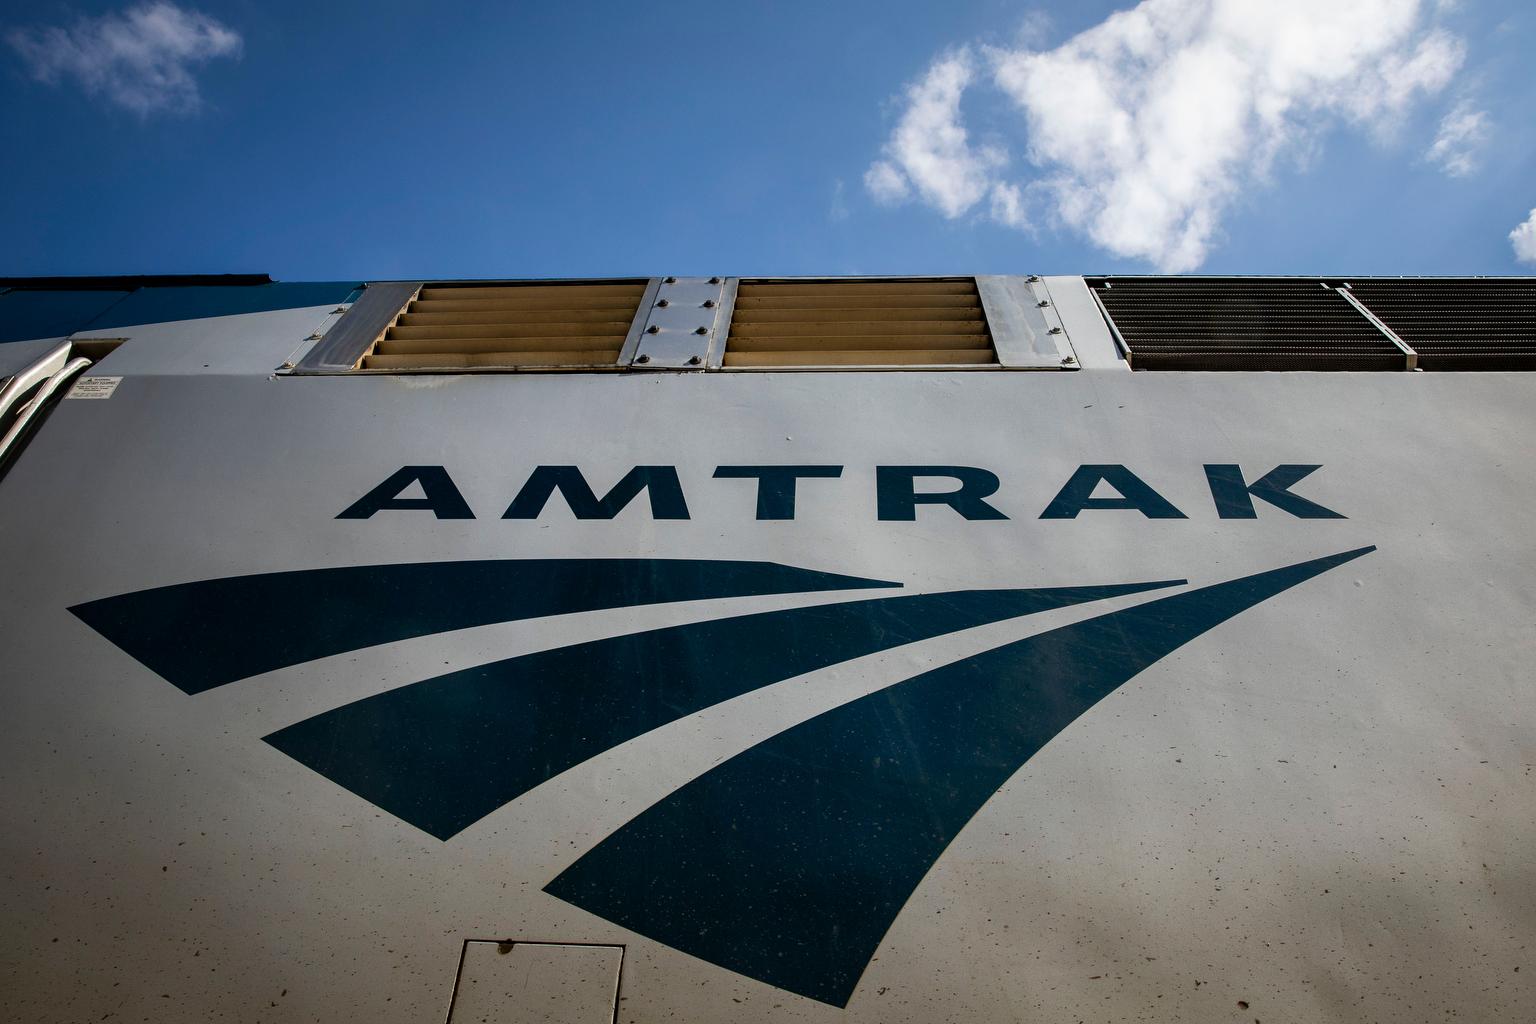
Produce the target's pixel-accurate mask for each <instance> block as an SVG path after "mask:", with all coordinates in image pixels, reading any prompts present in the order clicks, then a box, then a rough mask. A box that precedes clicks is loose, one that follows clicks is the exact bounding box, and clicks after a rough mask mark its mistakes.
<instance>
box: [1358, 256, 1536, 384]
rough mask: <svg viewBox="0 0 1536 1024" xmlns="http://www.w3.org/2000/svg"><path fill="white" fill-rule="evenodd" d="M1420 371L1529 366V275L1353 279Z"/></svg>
mask: <svg viewBox="0 0 1536 1024" xmlns="http://www.w3.org/2000/svg"><path fill="white" fill-rule="evenodd" d="M1350 291H1351V292H1352V293H1353V294H1354V296H1355V297H1356V298H1357V299H1359V300H1360V301H1361V302H1362V303H1364V304H1365V306H1366V307H1367V308H1368V309H1370V311H1371V312H1372V313H1374V314H1375V315H1376V316H1377V318H1379V319H1380V320H1381V322H1382V323H1384V324H1386V325H1387V326H1388V327H1389V328H1391V329H1392V331H1393V332H1394V333H1395V334H1396V335H1397V336H1398V337H1399V338H1401V339H1403V342H1404V343H1405V344H1406V345H1408V347H1409V348H1411V349H1413V350H1414V351H1415V352H1417V353H1418V364H1419V368H1420V369H1423V370H1532V369H1536V280H1531V279H1530V278H1526V279H1524V280H1520V279H1513V278H1508V279H1502V280H1501V279H1496V278H1484V279H1481V280H1478V279H1468V278H1438V279H1436V278H1422V279H1417V280H1413V279H1394V280H1371V279H1364V280H1362V279H1353V280H1351V281H1350Z"/></svg>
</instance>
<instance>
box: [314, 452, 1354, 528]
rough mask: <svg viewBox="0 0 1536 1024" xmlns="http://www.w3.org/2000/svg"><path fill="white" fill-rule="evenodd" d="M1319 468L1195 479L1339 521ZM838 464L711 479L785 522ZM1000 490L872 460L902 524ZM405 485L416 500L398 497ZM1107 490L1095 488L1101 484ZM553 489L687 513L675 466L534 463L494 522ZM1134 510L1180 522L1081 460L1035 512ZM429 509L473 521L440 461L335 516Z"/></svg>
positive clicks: (1141, 485) (987, 511)
mask: <svg viewBox="0 0 1536 1024" xmlns="http://www.w3.org/2000/svg"><path fill="white" fill-rule="evenodd" d="M1321 468H1322V467H1321V466H1319V465H1299V464H1291V463H1285V464H1282V465H1279V466H1276V467H1275V468H1274V469H1272V470H1270V471H1269V472H1267V473H1265V474H1263V475H1262V476H1259V477H1257V478H1256V479H1254V480H1253V481H1252V482H1251V483H1250V482H1249V480H1248V477H1247V476H1245V475H1244V472H1243V469H1242V467H1241V466H1238V465H1235V464H1207V465H1206V466H1205V467H1204V470H1205V482H1206V485H1207V486H1208V487H1209V489H1210V492H1211V501H1212V504H1213V505H1214V506H1215V511H1216V516H1217V518H1219V519H1256V518H1258V511H1257V509H1256V508H1255V506H1254V499H1255V498H1257V499H1259V500H1260V501H1262V502H1264V503H1265V504H1267V505H1269V506H1271V507H1272V508H1274V509H1277V510H1279V511H1281V512H1285V513H1287V514H1289V515H1291V516H1294V517H1295V518H1297V519H1344V518H1346V517H1345V516H1343V515H1341V514H1340V513H1338V512H1335V511H1333V510H1332V509H1330V508H1325V507H1324V506H1322V505H1320V504H1318V503H1317V502H1315V501H1312V500H1310V499H1308V498H1304V497H1302V496H1301V495H1299V494H1295V493H1293V492H1292V491H1291V488H1292V487H1293V486H1295V485H1296V484H1297V483H1299V482H1300V481H1301V480H1302V479H1303V478H1305V477H1308V476H1310V475H1311V474H1312V473H1314V472H1316V471H1317V470H1319V469H1321ZM842 475H843V467H842V466H811V465H797V466H717V467H716V468H715V471H714V477H715V479H719V480H751V481H756V485H757V519H759V520H787V519H794V518H795V501H796V497H797V493H798V490H797V485H798V484H799V482H800V481H801V480H833V479H837V478H839V477H841V476H842ZM999 486H1001V481H1000V480H999V478H998V476H997V474H996V473H993V472H992V471H991V470H987V469H982V468H980V467H977V466H876V467H875V499H876V509H877V513H876V518H878V519H880V520H882V521H888V522H912V521H914V520H916V519H917V518H918V509H919V506H928V505H942V506H945V507H946V508H948V509H949V510H950V512H951V513H952V514H955V515H958V516H960V518H962V519H966V520H972V521H986V520H999V519H1008V518H1009V516H1008V515H1007V513H1005V512H1004V511H1003V510H1001V509H999V508H998V507H997V506H996V505H994V504H992V502H991V501H989V500H988V499H990V498H991V497H992V495H994V494H996V493H997V490H998V488H999ZM413 487H415V488H419V490H420V496H414V495H413V496H409V497H407V496H406V492H407V491H408V490H411V489H412V488H413ZM1106 489H1107V490H1108V491H1110V492H1112V493H1110V494H1104V493H1102V492H1103V491H1104V490H1106ZM557 491H558V492H559V494H560V496H561V498H563V499H564V501H565V503H566V505H567V506H568V507H569V508H570V510H571V513H572V514H573V515H575V517H576V518H577V519H613V518H614V517H615V516H617V515H618V514H619V513H620V512H622V511H624V509H626V508H628V507H629V505H630V504H632V503H633V502H634V501H635V499H636V498H638V497H639V496H640V494H641V493H642V492H643V493H644V494H645V495H646V499H647V505H648V507H649V509H650V515H651V518H652V519H657V520H661V519H689V518H691V516H690V515H689V512H688V502H687V499H686V498H685V496H684V494H683V485H682V481H681V480H680V479H679V477H678V474H677V467H676V466H635V467H634V468H632V469H630V470H629V472H627V473H625V474H624V476H622V477H620V478H619V480H618V482H617V483H615V484H613V485H612V486H611V487H610V488H609V489H608V491H607V492H606V493H605V494H604V495H603V496H602V497H601V498H599V497H598V496H597V492H596V491H595V490H594V489H593V488H592V485H591V484H590V483H589V482H588V481H587V478H586V476H585V475H584V474H583V473H582V471H581V468H580V467H578V466H538V467H536V468H535V469H534V470H533V472H532V474H530V475H529V477H528V480H527V481H526V482H525V483H524V484H523V486H522V488H521V489H520V490H519V491H518V492H517V495H516V497H514V498H513V499H512V503H511V504H510V505H508V506H507V510H506V511H505V512H504V513H502V516H501V518H503V519H538V518H539V517H540V515H542V514H543V513H544V511H545V509H546V508H547V506H548V505H549V502H550V499H551V498H553V497H554V495H555V493H556V492H557ZM1106 510H1120V511H1132V512H1140V513H1141V514H1142V515H1143V516H1144V517H1146V518H1147V519H1188V518H1189V517H1188V516H1187V515H1185V513H1184V512H1183V511H1181V510H1180V509H1179V508H1177V507H1176V506H1175V505H1174V504H1173V503H1172V502H1170V501H1169V500H1168V499H1167V498H1165V497H1163V495H1161V494H1159V493H1158V492H1157V490H1156V489H1154V488H1153V487H1152V485H1150V484H1149V483H1147V482H1146V481H1145V480H1143V479H1142V478H1141V477H1139V476H1137V475H1136V474H1135V473H1133V472H1132V471H1131V470H1130V469H1128V468H1127V467H1125V466H1122V465H1118V464H1112V463H1105V464H1089V465H1082V466H1079V467H1078V468H1077V470H1076V471H1075V472H1074V473H1073V474H1072V476H1071V477H1070V478H1069V479H1068V480H1067V482H1066V483H1065V484H1063V485H1062V486H1061V489H1060V490H1059V491H1057V492H1056V496H1055V497H1054V498H1052V499H1051V501H1050V502H1049V504H1047V505H1046V506H1045V510H1044V511H1043V512H1041V513H1040V515H1039V518H1041V519H1076V518H1078V516H1079V515H1081V514H1082V513H1083V512H1093V511H1106ZM391 511H393V512H412V511H414V512H431V513H432V515H433V516H434V517H435V518H437V519H474V518H476V517H475V513H474V512H473V511H472V510H471V509H470V506H469V503H468V502H467V501H465V500H464V495H463V494H462V493H461V492H460V491H459V488H458V486H457V485H456V484H455V483H454V482H453V478H452V477H450V476H449V475H448V470H447V469H446V468H445V467H443V466H401V467H400V468H399V469H398V470H396V471H395V472H393V473H391V474H390V475H389V476H388V477H386V478H385V479H384V481H383V482H382V483H380V484H379V485H378V486H377V487H374V488H373V489H372V490H370V491H369V492H368V493H367V494H364V495H363V496H362V497H361V498H358V499H357V500H356V501H354V502H353V503H352V504H351V505H348V506H347V507H346V508H345V509H344V510H343V511H342V512H341V513H340V514H339V515H337V517H336V518H337V519H371V518H373V517H374V516H375V515H377V514H378V513H380V512H391Z"/></svg>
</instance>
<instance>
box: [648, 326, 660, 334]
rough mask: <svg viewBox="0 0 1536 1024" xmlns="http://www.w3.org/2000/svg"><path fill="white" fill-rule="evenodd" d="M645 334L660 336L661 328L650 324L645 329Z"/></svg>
mask: <svg viewBox="0 0 1536 1024" xmlns="http://www.w3.org/2000/svg"><path fill="white" fill-rule="evenodd" d="M645 333H646V334H660V333H661V328H660V327H659V326H658V325H656V324H651V326H649V327H647V328H646V329H645Z"/></svg>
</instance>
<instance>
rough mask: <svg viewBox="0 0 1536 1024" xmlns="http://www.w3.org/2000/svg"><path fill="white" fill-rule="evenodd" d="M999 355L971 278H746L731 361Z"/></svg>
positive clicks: (810, 362)
mask: <svg viewBox="0 0 1536 1024" xmlns="http://www.w3.org/2000/svg"><path fill="white" fill-rule="evenodd" d="M996 364H997V352H996V351H995V350H994V349H993V347H992V336H991V334H990V333H989V331H988V330H987V318H986V314H985V313H984V312H983V311H982V307H981V296H980V295H979V294H978V293H977V291H976V282H975V281H974V280H973V279H971V278H964V279H959V280H950V281H743V282H742V283H741V285H740V287H739V288H738V289H737V293H736V310H735V315H734V316H733V318H732V322H731V332H730V337H729V339H728V340H727V342H726V346H725V366H727V367H739V368H750V367H764V366H988V365H996Z"/></svg>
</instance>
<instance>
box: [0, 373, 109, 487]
mask: <svg viewBox="0 0 1536 1024" xmlns="http://www.w3.org/2000/svg"><path fill="white" fill-rule="evenodd" d="M64 353H65V355H66V356H67V355H68V354H69V346H68V345H67V344H66V345H65V346H64ZM90 365H91V361H90V360H89V359H87V358H85V357H84V356H76V357H75V358H73V359H71V360H69V361H68V362H67V363H65V364H64V366H63V368H62V369H60V370H58V371H57V372H56V373H54V374H53V375H52V376H50V377H49V378H48V379H47V380H45V381H43V383H42V386H41V387H39V388H38V389H37V392H36V393H35V394H34V395H33V396H32V401H30V402H28V403H27V404H26V406H24V407H23V408H22V410H21V412H19V413H17V414H16V419H15V420H14V421H12V423H11V426H10V429H9V430H7V431H6V432H5V436H4V437H3V438H0V465H3V464H4V463H5V461H6V459H7V457H8V456H9V455H10V454H11V449H12V448H13V447H14V446H15V445H16V442H17V440H18V439H19V438H20V437H21V436H22V435H23V434H24V433H26V430H27V424H29V423H31V422H32V420H33V418H34V417H36V416H37V414H38V413H39V412H41V411H42V410H43V407H44V406H45V405H47V404H48V399H50V398H52V397H53V395H54V393H55V392H56V391H58V390H59V388H61V387H63V386H64V385H65V384H67V383H69V381H70V379H71V378H73V377H74V376H75V374H77V373H79V372H80V371H81V370H83V369H85V368H86V367H87V366H90ZM31 370H32V367H28V368H27V369H26V370H24V371H22V372H23V373H27V372H30V371H31ZM16 379H18V380H19V379H20V374H18V375H17V378H16ZM12 383H14V381H12ZM7 389H9V385H7ZM12 404H14V400H13V403H12Z"/></svg>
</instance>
